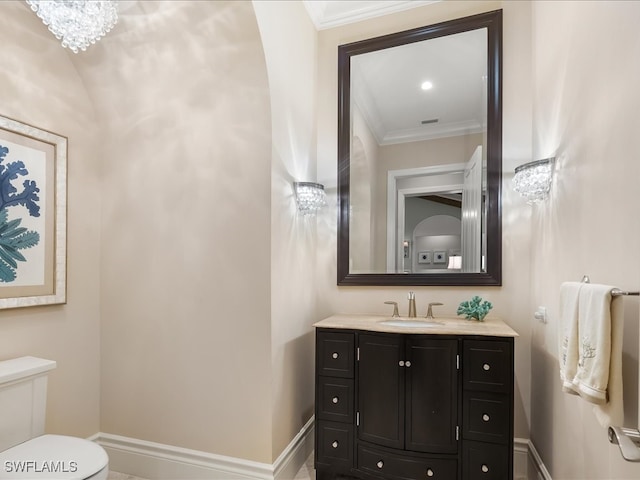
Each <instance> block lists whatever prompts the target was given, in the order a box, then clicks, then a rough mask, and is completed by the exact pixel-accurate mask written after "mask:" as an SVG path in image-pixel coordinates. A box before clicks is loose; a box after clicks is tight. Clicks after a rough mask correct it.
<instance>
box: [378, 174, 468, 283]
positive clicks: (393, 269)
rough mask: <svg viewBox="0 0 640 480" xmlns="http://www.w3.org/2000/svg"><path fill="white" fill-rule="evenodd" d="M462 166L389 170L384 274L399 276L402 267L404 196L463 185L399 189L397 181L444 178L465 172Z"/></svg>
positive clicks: (456, 187)
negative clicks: (415, 178)
mask: <svg viewBox="0 0 640 480" xmlns="http://www.w3.org/2000/svg"><path fill="white" fill-rule="evenodd" d="M464 167H465V164H464V163H450V164H446V165H437V166H434V167H418V168H407V169H404V170H389V171H388V172H387V273H398V272H399V271H401V269H400V270H398V267H397V266H402V264H403V258H404V249H403V248H402V240H401V239H403V238H404V209H405V207H404V202H405V197H408V196H409V197H411V196H417V195H420V194H421V193H436V192H443V191H447V190H454V189H458V190H461V189H462V188H463V185H462V184H460V185H442V186H432V187H424V188H406V189H399V188H398V180H402V179H404V178H409V177H419V176H430V175H446V174H450V173H456V172H464Z"/></svg>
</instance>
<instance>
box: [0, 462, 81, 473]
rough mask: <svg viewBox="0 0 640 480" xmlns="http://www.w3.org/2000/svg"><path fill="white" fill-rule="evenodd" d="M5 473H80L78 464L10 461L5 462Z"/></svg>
mask: <svg viewBox="0 0 640 480" xmlns="http://www.w3.org/2000/svg"><path fill="white" fill-rule="evenodd" d="M4 471H5V472H7V473H45V472H48V473H74V472H77V471H78V462H73V461H71V462H65V461H63V460H55V461H50V462H49V461H43V462H38V461H35V460H25V461H18V460H8V461H5V462H4Z"/></svg>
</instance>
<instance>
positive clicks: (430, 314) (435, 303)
mask: <svg viewBox="0 0 640 480" xmlns="http://www.w3.org/2000/svg"><path fill="white" fill-rule="evenodd" d="M436 305H444V304H442V303H440V302H433V303H430V304H429V308H427V320H433V310H432V308H433V307H435V306H436Z"/></svg>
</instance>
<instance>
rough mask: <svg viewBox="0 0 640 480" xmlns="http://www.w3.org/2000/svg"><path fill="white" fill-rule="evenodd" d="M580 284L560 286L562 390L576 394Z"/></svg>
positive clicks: (569, 283) (559, 335)
mask: <svg viewBox="0 0 640 480" xmlns="http://www.w3.org/2000/svg"><path fill="white" fill-rule="evenodd" d="M584 285H586V284H585V283H581V282H564V283H563V284H562V285H561V286H560V322H559V323H558V326H559V332H558V339H559V341H560V345H559V358H560V379H561V380H562V390H563V391H565V392H567V393H573V394H577V393H578V392H577V391H576V390H575V387H574V385H573V379H574V378H575V376H576V373H577V371H578V301H579V296H580V290H581V289H582V287H583V286H584Z"/></svg>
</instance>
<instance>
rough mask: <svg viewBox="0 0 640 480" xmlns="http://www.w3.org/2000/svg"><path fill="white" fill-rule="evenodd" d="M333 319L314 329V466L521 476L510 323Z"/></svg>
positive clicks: (380, 474) (501, 478)
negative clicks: (516, 466) (516, 462)
mask: <svg viewBox="0 0 640 480" xmlns="http://www.w3.org/2000/svg"><path fill="white" fill-rule="evenodd" d="M386 320H389V319H388V318H387V317H382V316H370V315H369V316H367V315H362V316H360V315H335V316H332V317H329V318H327V319H325V320H322V321H320V322H318V323H316V324H315V325H314V326H315V327H316V407H315V418H316V427H315V446H316V448H315V468H316V477H317V478H318V479H319V480H324V479H332V478H336V477H339V476H345V475H347V476H353V477H357V478H381V479H382V478H389V479H407V480H409V479H411V480H414V479H421V478H433V479H445V480H453V479H464V480H472V479H473V480H477V479H483V480H494V479H495V480H505V479H509V480H511V479H513V358H514V338H515V337H516V336H517V333H516V332H515V331H513V330H512V329H511V328H510V327H509V326H508V325H506V324H505V323H504V322H502V321H500V320H497V319H487V320H485V322H475V321H474V322H472V321H468V320H464V319H460V318H438V319H436V320H435V321H431V322H427V321H426V320H425V319H422V320H424V325H422V324H419V323H417V322H416V321H415V320H420V319H411V320H412V321H407V323H406V325H407V326H404V324H403V322H402V321H394V322H391V323H392V324H391V325H389V322H388V321H387V322H385V321H386Z"/></svg>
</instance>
